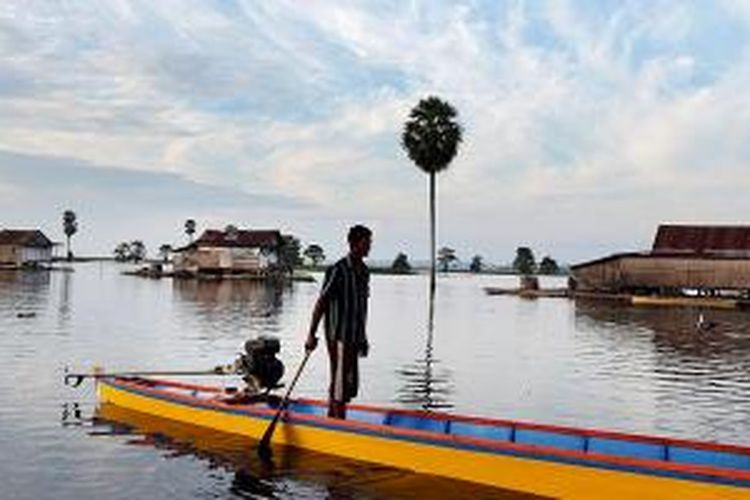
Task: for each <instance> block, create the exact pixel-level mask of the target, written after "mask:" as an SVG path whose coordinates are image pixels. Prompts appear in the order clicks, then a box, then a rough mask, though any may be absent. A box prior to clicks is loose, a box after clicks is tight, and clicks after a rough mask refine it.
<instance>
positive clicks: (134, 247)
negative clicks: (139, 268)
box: [128, 240, 146, 262]
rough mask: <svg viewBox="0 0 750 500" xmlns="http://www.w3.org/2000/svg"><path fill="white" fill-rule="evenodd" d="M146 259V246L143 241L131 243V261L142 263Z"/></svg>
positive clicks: (129, 257)
mask: <svg viewBox="0 0 750 500" xmlns="http://www.w3.org/2000/svg"><path fill="white" fill-rule="evenodd" d="M145 258H146V245H144V244H143V242H142V241H141V240H133V241H131V242H130V255H129V256H128V259H129V260H132V261H134V262H140V261H142V260H143V259H145Z"/></svg>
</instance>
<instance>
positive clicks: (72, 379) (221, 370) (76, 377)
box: [63, 366, 236, 387]
mask: <svg viewBox="0 0 750 500" xmlns="http://www.w3.org/2000/svg"><path fill="white" fill-rule="evenodd" d="M230 368H231V367H225V366H217V367H215V368H212V369H210V370H174V371H143V370H142V371H128V372H112V373H104V372H96V371H94V372H93V373H66V374H65V377H64V379H63V380H64V382H65V385H69V386H71V387H78V386H79V385H81V383H82V382H83V381H84V380H85V379H87V378H91V379H100V378H116V377H142V376H159V377H161V376H166V377H190V376H199V375H235V374H236V371H235V370H232V369H230Z"/></svg>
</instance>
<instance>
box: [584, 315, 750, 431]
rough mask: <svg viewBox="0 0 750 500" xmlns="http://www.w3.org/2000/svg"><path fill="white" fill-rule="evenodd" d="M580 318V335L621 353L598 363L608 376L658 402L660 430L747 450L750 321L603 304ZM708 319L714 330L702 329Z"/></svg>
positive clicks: (747, 317)
mask: <svg viewBox="0 0 750 500" xmlns="http://www.w3.org/2000/svg"><path fill="white" fill-rule="evenodd" d="M575 314H576V329H577V330H579V331H584V332H593V333H595V334H596V336H597V337H596V338H597V339H599V340H604V342H605V344H608V347H607V350H608V351H610V352H612V353H614V354H613V355H612V356H611V357H610V358H609V359H604V358H602V356H598V362H599V365H600V367H601V368H600V369H601V370H602V374H605V373H606V374H608V375H607V376H609V377H611V376H613V375H609V374H619V375H618V376H619V378H620V379H621V380H630V381H632V382H633V383H634V386H635V387H640V388H642V390H643V391H644V392H646V393H648V394H651V395H652V398H653V404H654V405H655V407H654V409H653V410H652V412H651V413H652V414H653V416H652V418H653V419H655V422H656V425H657V426H658V427H660V428H663V429H664V430H665V431H668V432H672V430H673V429H674V428H675V426H678V427H683V428H685V429H690V435H691V437H693V438H696V439H703V440H709V441H710V440H722V441H727V442H732V441H735V442H739V443H746V441H747V435H746V429H747V423H748V422H750V393H748V391H747V374H748V373H750V314H748V313H747V312H745V311H737V310H716V309H712V310H701V309H698V308H657V307H653V308H649V307H631V306H626V305H620V304H614V303H610V302H601V301H599V302H591V301H576V303H575ZM701 315H702V316H703V317H704V318H705V321H710V324H711V328H709V329H707V328H705V327H702V326H701V322H700V321H699V318H700V316H701ZM590 351H591V349H588V350H587V351H586V352H582V353H581V354H580V356H581V357H582V358H585V357H586V356H587V352H590ZM617 353H621V354H619V355H617Z"/></svg>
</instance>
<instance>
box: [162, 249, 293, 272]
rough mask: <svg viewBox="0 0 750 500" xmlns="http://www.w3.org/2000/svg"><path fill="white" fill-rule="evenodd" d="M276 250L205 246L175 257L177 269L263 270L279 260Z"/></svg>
mask: <svg viewBox="0 0 750 500" xmlns="http://www.w3.org/2000/svg"><path fill="white" fill-rule="evenodd" d="M277 260H278V259H277V257H276V252H275V251H261V249H260V248H243V247H229V248H226V247H203V248H199V249H193V250H188V251H185V252H182V253H181V254H180V255H178V256H176V257H175V259H174V268H175V271H189V272H198V271H201V270H222V271H232V272H262V271H266V270H268V269H269V268H270V267H272V266H273V265H274V264H276V262H277Z"/></svg>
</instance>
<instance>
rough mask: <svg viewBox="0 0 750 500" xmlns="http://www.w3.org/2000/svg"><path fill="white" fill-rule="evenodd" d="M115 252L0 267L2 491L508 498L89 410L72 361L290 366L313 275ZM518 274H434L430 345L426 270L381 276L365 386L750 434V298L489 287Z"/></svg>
mask: <svg viewBox="0 0 750 500" xmlns="http://www.w3.org/2000/svg"><path fill="white" fill-rule="evenodd" d="M124 269H126V268H125V267H123V266H120V265H117V264H113V263H88V264H76V265H74V266H73V272H61V271H55V272H49V273H47V272H30V273H15V272H0V403H1V404H0V453H1V454H2V457H1V458H2V460H0V477H2V478H3V481H2V484H0V498H2V499H16V498H18V499H26V498H29V499H31V498H57V499H74V498H75V499H89V498H90V499H94V498H123V499H124V498H128V499H132V498H165V499H166V498H170V499H171V498H181V499H183V498H302V497H305V498H307V497H309V498H393V497H413V498H429V497H443V498H446V497H452V498H460V497H466V498H473V497H490V496H496V497H498V498H516V496H514V495H513V494H510V493H508V492H503V491H498V490H491V489H488V488H482V487H477V486H473V485H470V484H466V483H460V482H454V481H448V480H439V479H436V478H433V477H429V476H420V475H416V474H410V473H407V472H404V471H397V470H393V469H388V468H382V467H377V466H372V465H368V464H365V463H358V462H351V461H344V460H339V459H333V458H331V457H325V456H321V455H316V454H311V453H301V452H292V451H289V452H285V453H283V454H282V456H281V457H280V459H279V461H278V463H277V464H276V466H275V467H274V468H273V469H271V470H269V469H268V468H267V467H264V466H263V465H262V464H260V463H259V462H258V461H257V459H256V458H255V456H254V453H252V452H251V451H249V450H252V443H247V442H244V441H242V440H238V439H229V438H227V437H226V436H213V437H212V436H211V434H210V433H202V432H196V431H195V429H190V428H183V427H180V426H177V425H174V424H170V423H168V422H156V421H148V422H142V421H138V419H137V418H134V419H130V420H129V417H128V416H127V415H123V416H121V417H122V418H112V419H109V418H106V417H107V415H106V414H105V415H103V417H105V418H104V419H96V420H92V417H93V416H94V410H95V406H96V404H95V403H96V402H95V397H94V392H93V385H92V384H91V383H84V385H82V386H81V387H79V388H78V389H72V388H70V387H66V386H64V385H63V383H62V379H63V374H64V370H65V368H66V367H70V369H72V370H76V371H80V370H88V369H90V368H91V366H93V365H102V366H105V367H106V368H107V369H108V370H133V369H144V370H184V369H209V368H212V367H213V366H215V365H218V364H225V363H229V362H231V361H233V360H234V358H235V357H236V354H237V353H238V351H239V349H240V348H241V347H242V345H243V343H244V341H245V340H246V339H248V338H251V337H254V336H257V335H259V334H267V335H268V334H270V335H275V336H278V337H279V338H280V339H281V341H282V353H281V357H282V359H283V361H284V363H285V365H286V367H287V374H290V373H293V371H294V370H295V369H296V367H297V366H298V364H299V362H300V360H301V358H302V355H303V348H302V345H303V342H304V338H305V335H306V332H307V326H308V321H309V317H310V311H311V307H312V305H313V303H314V301H315V298H316V296H317V293H318V289H319V283H294V284H293V285H291V286H286V287H273V286H267V285H263V284H259V283H251V282H242V281H222V282H206V281H172V280H170V279H163V280H149V279H143V278H138V277H130V276H122V275H120V272H121V271H122V270H124ZM318 277H319V276H318ZM516 281H517V280H516V278H514V277H509V276H504V277H499V276H488V275H482V276H474V275H467V274H461V275H458V274H455V275H446V276H439V279H438V296H437V304H436V321H435V331H434V335H433V336H432V339H431V342H429V336H428V332H427V309H428V308H427V277H426V276H421V275H417V276H383V275H374V276H373V277H372V296H371V303H370V310H371V316H370V322H369V336H370V343H371V353H370V356H369V357H368V358H366V359H365V360H363V363H362V378H363V384H362V388H361V397H360V398H359V399H358V402H364V403H377V404H386V405H391V406H399V407H406V408H431V409H433V410H435V411H450V412H457V413H467V414H472V415H479V416H489V417H498V418H510V419H520V420H526V421H534V422H539V423H548V424H565V425H573V426H580V427H589V428H606V429H610V430H619V431H627V432H638V433H648V434H657V435H663V436H670V437H681V438H688V439H700V440H708V441H721V442H726V443H737V444H744V445H750V375H749V374H750V312H743V311H719V310H705V311H698V310H696V309H689V308H679V309H677V308H674V309H660V308H633V307H625V306H621V305H618V304H615V303H608V302H582V301H571V300H567V299H537V300H528V299H521V298H518V297H512V296H487V295H486V294H485V293H484V292H483V287H484V286H508V287H511V286H515V285H516ZM563 283H564V280H562V279H548V280H546V281H545V280H543V281H542V284H543V285H548V286H560V285H562V284H563ZM700 313H702V314H703V315H704V316H705V318H706V320H707V321H709V322H711V323H712V325H713V327H712V328H711V329H710V330H708V331H699V330H697V329H696V327H695V324H696V321H697V317H698V315H699V314H700ZM326 361H327V360H326V355H325V351H324V350H323V349H319V350H318V351H316V352H315V354H314V355H313V358H312V359H311V362H310V363H309V364H308V367H307V368H306V370H305V373H304V374H303V376H302V378H301V379H300V382H299V384H298V386H297V388H296V389H295V393H296V394H298V395H305V396H309V397H325V389H326V385H327V365H326ZM226 383H230V381H226ZM117 422H124V423H117ZM125 424H127V425H125Z"/></svg>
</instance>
